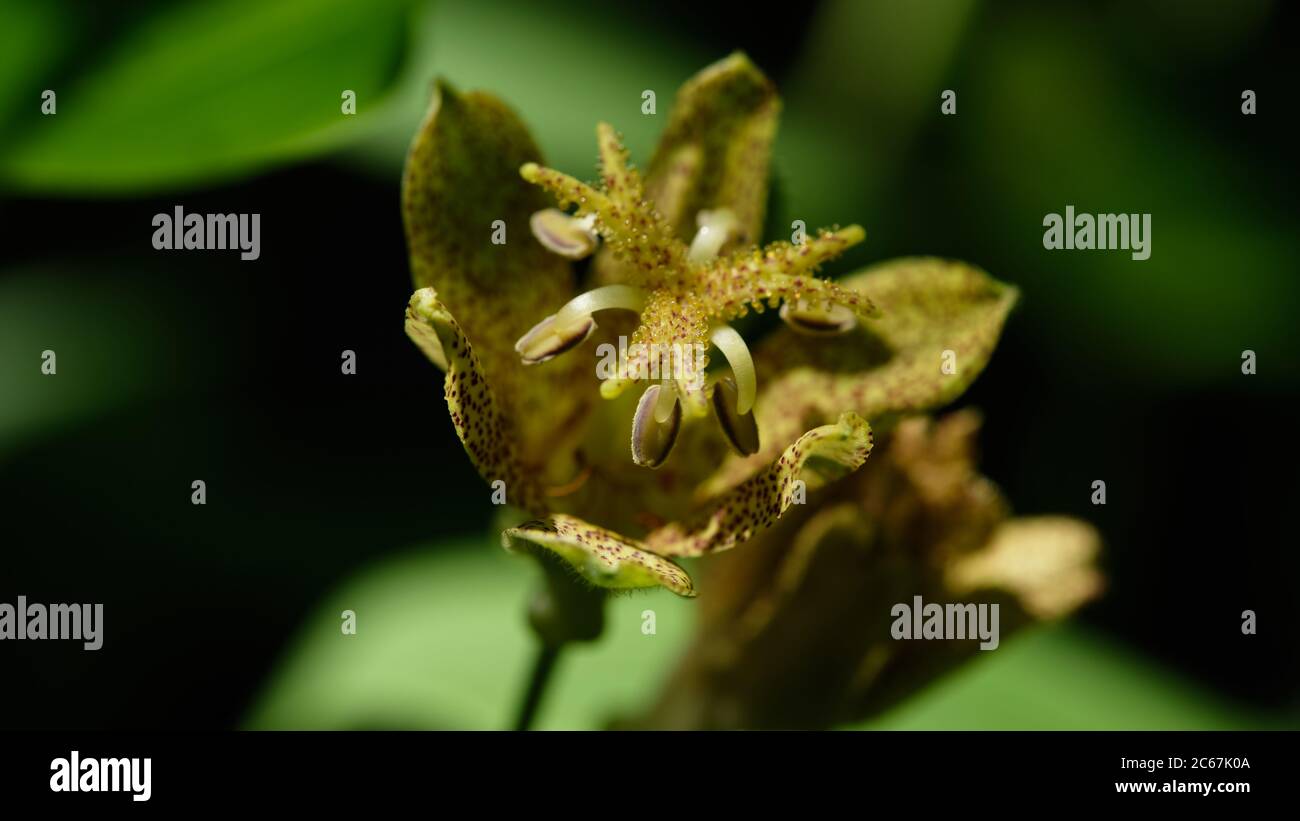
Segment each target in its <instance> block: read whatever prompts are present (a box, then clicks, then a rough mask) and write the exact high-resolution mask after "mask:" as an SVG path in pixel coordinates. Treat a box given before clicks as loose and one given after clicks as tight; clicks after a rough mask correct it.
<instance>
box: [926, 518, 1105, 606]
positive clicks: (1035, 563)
mask: <svg viewBox="0 0 1300 821" xmlns="http://www.w3.org/2000/svg"><path fill="white" fill-rule="evenodd" d="M1100 552H1101V537H1100V536H1099V535H1098V533H1097V529H1096V528H1094V527H1093V526H1092V525H1090V524H1088V523H1086V522H1081V521H1079V520H1078V519H1071V518H1069V517H1067V516H1034V517H1029V518H1020V519H1011V520H1010V521H1007V522H1005V523H1003V524H1002V525H1001V526H1000V527H998V529H997V530H995V531H994V532H993V537H992V538H991V539H990V541H989V544H988V545H987V546H986V547H984V548H983V549H982V550H980V551H978V552H975V553H971V554H968V555H965V556H962V557H961V558H959V559H957V560H956V561H954V562H953V564H952V565H951V566H949V567H948V568H947V571H946V580H947V584H948V586H949V587H950V588H951V589H952V590H953V591H954V592H955V593H958V594H961V595H969V594H971V593H972V592H974V591H976V590H986V589H995V590H1005V591H1007V592H1009V593H1011V594H1013V595H1014V596H1015V597H1016V599H1017V600H1018V601H1019V603H1020V606H1021V607H1023V608H1024V609H1025V611H1026V612H1028V613H1029V615H1031V616H1033V617H1034V618H1036V619H1044V620H1047V619H1058V618H1061V617H1062V616H1064V615H1066V614H1068V613H1070V612H1071V611H1073V610H1075V609H1076V608H1078V607H1079V606H1080V605H1082V604H1083V603H1084V602H1086V601H1088V600H1089V599H1092V598H1095V597H1096V596H1097V595H1098V594H1099V593H1100V592H1101V589H1102V587H1103V586H1104V580H1103V578H1102V575H1101V571H1099V570H1097V568H1096V567H1095V565H1094V562H1095V560H1096V558H1097V556H1098V554H1099V553H1100Z"/></svg>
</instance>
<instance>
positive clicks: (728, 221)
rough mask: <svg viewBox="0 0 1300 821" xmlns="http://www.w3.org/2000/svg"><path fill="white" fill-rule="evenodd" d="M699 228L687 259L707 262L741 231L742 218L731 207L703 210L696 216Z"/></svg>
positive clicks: (692, 261)
mask: <svg viewBox="0 0 1300 821" xmlns="http://www.w3.org/2000/svg"><path fill="white" fill-rule="evenodd" d="M695 224H696V225H698V226H699V230H698V231H696V232H695V238H694V239H692V240H691V250H690V251H689V252H688V253H687V255H686V259H687V261H688V262H691V263H699V262H707V261H709V260H711V259H713V258H714V257H716V256H717V255H718V251H720V250H722V246H723V245H726V244H727V240H729V239H731V238H732V237H734V236H735V235H736V234H737V233H739V232H740V220H738V219H736V215H735V214H733V213H732V212H731V209H729V208H718V209H715V210H713V211H701V212H700V213H699V214H697V215H696V216H695Z"/></svg>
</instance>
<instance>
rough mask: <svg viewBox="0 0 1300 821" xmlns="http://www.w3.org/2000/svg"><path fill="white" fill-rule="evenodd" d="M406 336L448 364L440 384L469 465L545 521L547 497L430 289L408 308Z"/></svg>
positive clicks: (472, 358)
mask: <svg viewBox="0 0 1300 821" xmlns="http://www.w3.org/2000/svg"><path fill="white" fill-rule="evenodd" d="M406 334H407V336H409V337H411V339H412V340H414V341H415V343H416V344H417V345H419V346H420V347H421V348H422V349H425V350H429V349H430V348H433V347H435V346H436V348H437V349H438V350H439V351H441V352H442V355H443V357H444V359H445V361H446V367H447V376H446V378H445V380H444V383H445V386H446V394H447V408H448V410H449V411H450V412H451V421H452V424H453V425H455V427H456V434H457V435H458V436H459V437H460V441H461V444H462V445H464V446H465V452H466V453H468V454H469V458H470V461H471V462H473V463H474V467H475V468H477V469H478V472H479V474H480V475H481V476H482V477H483V478H484V479H486V480H487V481H488V482H494V481H496V480H501V481H503V482H505V491H506V501H507V502H508V503H510V504H512V505H514V506H515V507H519V508H523V509H524V510H527V511H528V512H529V513H532V514H534V515H544V514H545V512H546V511H547V506H546V505H545V504H544V498H545V495H544V493H543V491H542V489H541V487H540V486H539V485H538V483H537V480H536V478H535V477H536V475H537V474H536V472H535V471H532V470H528V469H526V468H525V467H524V465H523V464H522V463H521V462H520V459H519V457H518V454H517V453H516V451H515V447H516V443H515V440H514V439H513V438H512V437H511V435H510V433H509V430H508V429H507V427H506V423H505V421H504V419H503V418H502V415H501V412H500V410H499V407H498V404H497V399H496V396H495V395H494V393H493V390H492V386H491V385H489V384H488V381H487V378H486V377H485V376H484V373H483V368H482V367H481V366H480V364H479V360H478V356H477V355H476V354H475V352H474V349H473V348H472V347H470V344H469V340H468V339H466V338H465V334H464V332H463V331H462V330H461V328H460V325H459V324H458V323H457V321H456V320H455V319H454V318H453V317H452V315H451V313H450V312H449V311H448V310H447V308H446V307H445V306H444V305H443V304H442V303H441V302H439V301H438V298H437V294H436V293H435V292H434V290H433V289H432V288H421V289H420V290H418V291H416V292H415V293H414V294H412V296H411V301H410V304H409V305H408V306H407V308H406Z"/></svg>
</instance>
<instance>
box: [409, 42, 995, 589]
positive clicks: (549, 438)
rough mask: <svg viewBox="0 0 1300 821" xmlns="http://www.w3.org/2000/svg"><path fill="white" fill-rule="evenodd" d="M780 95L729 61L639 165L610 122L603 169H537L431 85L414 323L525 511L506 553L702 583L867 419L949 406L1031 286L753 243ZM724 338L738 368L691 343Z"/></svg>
mask: <svg viewBox="0 0 1300 821" xmlns="http://www.w3.org/2000/svg"><path fill="white" fill-rule="evenodd" d="M779 107H780V103H779V100H778V98H777V95H776V92H775V89H774V87H773V86H772V84H771V82H770V81H769V80H768V79H767V78H766V77H765V76H764V75H763V74H762V73H761V72H760V71H758V69H757V68H755V67H754V66H753V65H752V64H751V63H750V62H749V61H748V60H747V59H746V58H745V57H744V56H743V55H739V54H736V55H732V56H731V57H728V58H726V59H724V60H722V61H720V62H718V63H716V64H714V65H712V66H710V67H708V68H706V69H704V70H703V71H702V72H701V73H699V74H698V75H696V76H695V77H693V78H692V79H690V80H689V81H687V83H686V84H685V85H684V86H683V87H682V89H681V90H680V91H679V93H678V95H677V99H676V101H675V104H674V107H673V109H672V111H671V113H670V115H669V117H668V123H667V127H666V130H665V132H664V134H663V137H662V140H661V142H660V144H659V146H658V148H657V150H656V151H655V153H654V155H653V157H652V159H651V161H650V163H649V165H648V167H647V171H646V174H645V176H644V179H643V178H642V176H641V174H640V173H639V172H638V171H637V170H636V169H635V168H634V167H633V166H632V165H631V164H630V163H629V158H628V153H627V151H626V150H625V149H624V148H623V146H622V145H621V144H620V141H619V138H618V136H617V134H616V133H615V131H614V129H613V128H612V127H610V126H608V125H604V124H602V125H600V126H598V128H597V130H596V136H597V148H598V154H599V158H600V166H599V167H600V180H599V184H598V185H588V184H586V183H584V182H581V181H579V180H577V179H575V178H573V177H570V176H567V175H565V174H563V173H561V172H559V171H556V170H553V169H551V168H548V167H546V166H545V165H543V164H542V162H541V157H540V154H539V152H538V150H537V148H536V146H535V145H534V143H533V141H532V139H531V138H530V137H529V135H528V132H527V130H526V129H525V127H524V126H523V125H522V124H521V122H520V121H519V120H518V118H516V116H515V115H514V114H513V113H512V112H511V111H510V109H508V108H507V107H506V106H505V105H504V104H502V103H501V102H500V101H499V100H497V99H496V98H495V97H492V96H490V95H488V94H484V93H477V92H475V93H468V94H460V93H457V92H456V91H454V90H453V89H452V88H450V87H449V86H447V85H446V84H445V83H439V84H438V86H437V88H436V90H435V93H434V98H433V103H432V106H431V108H430V110H429V113H428V115H427V117H426V119H425V121H424V123H423V125H422V127H421V129H420V131H419V133H418V134H417V136H416V138H415V141H414V143H413V144H412V146H411V150H410V154H409V156H408V158H407V165H406V172H405V177H404V181H403V192H402V201H403V212H404V218H405V224H406V231H407V238H408V244H409V248H410V254H411V266H412V271H413V275H414V280H415V285H416V287H417V288H418V290H417V291H416V292H415V294H414V295H413V296H412V297H411V300H410V303H409V306H408V309H407V316H406V330H407V333H408V335H409V336H410V337H411V339H412V340H413V341H414V342H415V343H416V344H417V345H418V346H419V347H420V348H421V349H422V350H423V351H424V352H425V353H426V354H427V356H428V357H429V358H430V359H431V360H432V361H433V362H434V363H435V364H437V365H438V366H439V367H440V368H442V369H443V370H444V371H445V372H446V377H445V391H446V398H447V404H448V407H449V409H450V412H451V419H452V423H453V425H454V426H455V428H456V431H457V433H458V434H459V436H460V439H461V442H462V443H463V444H464V446H465V450H466V451H467V453H468V454H469V457H470V459H471V460H472V461H473V463H474V465H475V466H476V468H477V469H478V471H479V473H480V474H481V475H482V476H483V477H484V479H485V480H487V481H488V482H489V483H493V484H494V486H497V487H500V486H499V485H495V483H496V482H498V481H499V482H502V483H504V487H505V489H506V494H507V500H508V502H509V503H510V504H512V505H513V506H514V507H516V508H521V509H523V510H524V511H526V512H527V513H528V514H529V515H531V516H533V517H534V519H533V520H531V521H528V522H526V523H524V524H521V525H519V526H518V527H513V528H510V529H508V530H506V532H505V534H504V536H503V543H504V544H505V546H506V547H507V548H508V549H510V550H512V551H518V552H525V553H529V554H535V555H538V556H544V557H550V558H553V559H559V560H561V562H562V563H563V564H566V565H568V566H569V567H571V568H572V569H573V570H574V571H576V572H577V573H578V574H579V575H581V576H582V577H583V578H585V579H587V580H588V581H589V582H591V583H592V584H593V585H595V586H597V587H601V588H609V589H616V590H617V589H630V588H645V587H655V586H663V587H666V588H668V589H669V590H672V591H673V592H675V593H677V594H679V595H684V596H692V595H694V594H695V590H694V587H693V584H692V582H691V579H690V577H689V576H688V575H687V573H686V571H685V570H684V569H683V567H682V565H681V564H680V563H679V562H680V561H681V560H682V559H686V558H690V557H697V556H703V555H707V554H712V553H717V552H720V551H724V550H728V549H730V548H732V547H735V546H736V545H738V544H740V543H742V542H745V541H746V540H748V539H750V538H751V537H753V536H754V535H755V534H757V533H759V532H761V531H763V530H765V529H767V528H768V527H770V526H771V525H772V524H773V523H775V522H776V521H777V519H778V518H779V517H781V516H782V514H783V513H785V512H786V511H787V510H788V509H789V507H790V506H791V505H792V504H797V503H801V502H802V501H803V500H804V497H805V494H806V493H811V492H816V491H818V489H819V488H821V487H823V486H825V485H828V484H830V483H832V482H835V481H836V480H838V479H839V478H841V477H843V476H844V475H846V474H848V473H851V472H853V471H855V470H856V469H857V468H858V467H860V466H861V465H862V464H863V462H864V461H865V460H866V459H867V456H868V454H869V453H870V452H871V448H872V428H871V426H870V425H869V424H868V421H867V420H870V421H871V422H872V424H876V425H877V426H881V427H882V428H886V429H887V428H888V427H889V426H890V425H892V424H894V420H895V419H896V418H898V417H899V416H900V415H905V414H911V413H916V412H922V411H925V410H927V409H929V408H932V407H936V406H938V405H942V404H944V403H946V402H948V401H950V400H952V399H953V398H955V397H956V396H957V395H958V394H960V393H961V392H962V391H963V390H965V388H966V386H968V385H969V384H970V383H971V381H972V380H973V379H974V378H975V376H976V375H977V374H978V373H979V372H980V371H981V370H982V368H983V366H984V364H985V363H986V362H987V360H988V358H989V356H990V355H991V353H992V350H993V347H994V345H995V344H996V341H997V337H998V335H999V333H1000V332H1001V328H1002V324H1003V322H1004V320H1005V318H1006V315H1007V313H1008V311H1009V310H1010V308H1011V306H1012V304H1013V302H1014V300H1015V296H1016V293H1015V290H1014V289H1013V288H1011V287H1009V286H1006V285H1003V284H1002V283H999V282H997V281H995V280H993V279H991V278H989V277H988V276H987V275H986V274H984V273H983V272H981V271H979V270H977V269H975V268H972V267H970V266H967V265H965V264H962V263H957V262H949V261H943V260H936V259H905V260H900V261H895V262H890V263H885V264H882V265H878V266H876V267H874V268H871V269H868V270H866V271H864V272H861V273H859V274H856V275H853V276H851V277H849V278H847V279H845V280H842V281H839V282H836V281H831V280H828V279H824V278H820V277H818V276H816V275H815V272H816V270H817V269H818V267H819V266H820V265H822V264H823V263H825V262H827V261H829V260H831V259H833V258H835V257H836V256H838V255H839V254H841V253H842V252H843V251H844V250H845V249H847V248H849V247H850V246H852V245H854V244H855V243H858V242H860V241H861V240H862V239H863V236H864V234H863V231H862V229H861V228H859V227H857V226H849V227H847V228H841V229H829V230H823V231H821V232H819V233H817V234H816V235H814V236H810V237H808V238H807V239H806V240H804V241H803V242H801V243H798V244H795V243H787V242H776V243H772V244H769V245H766V246H763V247H761V248H760V247H757V244H758V242H759V240H760V232H761V227H762V224H763V219H764V211H765V208H766V201H767V180H768V160H769V156H770V153H771V145H772V140H773V138H774V135H775V130H776V118H777V113H778V110H779ZM548 195H549V196H548ZM557 205H558V208H557V207H556V206H557ZM570 212H571V213H570ZM494 234H498V235H499V236H498V237H494ZM500 236H503V237H504V240H505V241H504V242H498V241H496V240H497V239H498V238H499V237H500ZM583 257H591V259H590V262H589V263H588V264H585V268H586V271H585V277H586V280H587V281H586V283H585V285H586V287H585V289H584V290H581V291H579V290H578V288H577V287H576V286H577V273H576V272H575V268H574V261H575V260H578V259H581V258H583ZM777 308H779V310H780V316H781V318H782V319H783V320H785V327H784V328H781V329H780V330H779V331H777V332H776V333H775V334H774V335H773V336H771V337H769V338H768V339H766V340H765V342H764V344H763V345H762V346H761V347H758V348H756V349H755V351H754V352H753V353H751V351H750V349H749V348H748V346H747V345H746V343H745V341H744V340H743V339H742V337H741V335H740V334H739V333H738V332H737V331H736V330H735V329H734V328H733V327H732V326H731V324H730V323H732V322H733V321H734V320H736V319H737V318H738V317H742V316H744V315H746V314H747V313H748V312H749V311H751V310H752V311H755V312H762V311H764V310H768V309H777ZM629 339H630V342H631V344H630V345H629V344H625V343H626V342H627V341H628V340H629ZM616 342H618V344H617V346H616V345H615V343H616ZM593 348H594V352H595V353H596V355H597V357H603V356H604V355H603V354H601V351H607V352H608V351H617V354H616V355H614V356H613V358H614V359H615V360H616V361H615V362H614V365H613V367H610V368H601V367H600V365H599V363H598V362H593V359H592V358H591V354H592V353H593ZM715 348H716V350H717V351H719V352H720V353H721V354H722V356H721V360H725V366H726V367H721V365H722V364H723V362H722V361H715V362H714V363H712V364H713V365H714V366H715V367H713V368H712V369H709V364H710V363H709V361H708V360H709V357H708V356H707V355H698V356H697V355H694V354H696V353H700V352H703V351H707V350H712V349H715ZM667 351H671V352H673V354H674V355H673V356H672V357H667V358H666V357H665V356H664V354H665V352H667ZM684 352H690V354H686V353H684ZM666 359H671V362H669V363H668V365H667V366H666V367H659V366H660V365H663V364H664V362H665V361H666ZM715 359H716V358H715ZM945 362H954V363H955V367H945ZM634 385H635V386H638V388H639V389H638V390H635V391H629V390H627V389H628V388H629V387H632V386H634ZM707 416H713V417H714V420H715V421H714V423H713V424H701V423H700V422H701V421H704V420H702V419H701V417H707ZM629 443H630V446H631V447H630V450H631V454H630V458H629V452H628V451H629ZM728 451H730V453H729V452H728Z"/></svg>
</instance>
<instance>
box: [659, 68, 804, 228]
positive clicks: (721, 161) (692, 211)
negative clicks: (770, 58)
mask: <svg viewBox="0 0 1300 821" xmlns="http://www.w3.org/2000/svg"><path fill="white" fill-rule="evenodd" d="M780 110H781V100H780V97H778V96H777V92H776V86H774V85H773V84H772V81H771V80H769V79H768V78H767V77H766V76H764V74H763V72H761V71H759V70H758V68H757V67H756V66H755V65H754V64H753V63H751V62H750V61H749V58H748V57H746V56H745V55H744V54H741V53H739V52H737V53H735V54H732V55H730V56H729V57H726V58H724V59H722V60H719V61H718V62H716V63H714V64H713V65H711V66H708V67H707V68H705V69H704V70H702V71H700V72H699V73H698V74H696V75H695V76H694V77H692V78H691V79H689V80H687V81H686V83H685V84H684V85H682V87H681V89H680V90H678V92H677V99H676V101H675V102H674V104H673V108H672V112H671V113H670V114H669V115H668V125H667V127H666V128H665V129H664V133H663V136H662V137H661V138H660V141H659V145H658V147H657V148H656V150H655V153H654V157H653V158H652V159H651V160H650V167H649V172H648V173H647V175H646V187H647V193H648V194H649V195H650V197H651V199H652V200H653V201H654V203H655V205H656V206H657V207H658V208H659V210H660V213H662V214H663V215H664V218H665V219H667V220H668V222H669V224H671V225H672V227H673V230H674V231H675V232H676V234H677V236H678V238H679V239H682V240H683V241H689V240H690V238H691V237H692V235H694V233H695V227H696V226H695V215H696V214H697V213H698V212H699V211H701V210H704V209H715V208H727V209H730V211H731V212H732V213H733V214H735V216H736V218H737V220H738V222H739V226H740V232H739V236H738V237H737V238H736V240H735V244H736V245H737V246H738V247H744V246H746V245H753V244H756V243H758V242H759V241H760V240H761V239H762V237H761V236H760V234H761V231H762V227H763V213H764V209H765V208H766V205H767V183H768V173H769V172H768V163H769V161H770V158H771V154H772V140H773V139H774V138H775V136H776V125H777V116H778V114H779V112H780Z"/></svg>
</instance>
